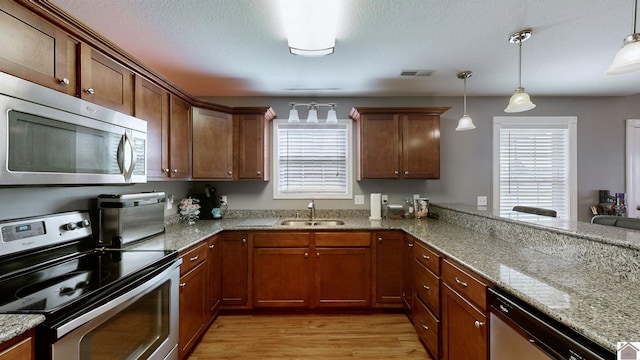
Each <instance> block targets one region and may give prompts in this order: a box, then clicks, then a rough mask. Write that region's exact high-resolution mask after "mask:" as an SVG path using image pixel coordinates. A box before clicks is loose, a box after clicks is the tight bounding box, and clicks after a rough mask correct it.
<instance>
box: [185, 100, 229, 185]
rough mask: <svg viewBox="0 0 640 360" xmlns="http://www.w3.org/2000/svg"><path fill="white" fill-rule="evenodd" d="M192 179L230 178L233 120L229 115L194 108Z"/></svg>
mask: <svg viewBox="0 0 640 360" xmlns="http://www.w3.org/2000/svg"><path fill="white" fill-rule="evenodd" d="M193 178H194V179H203V180H205V179H207V180H214V179H215V180H231V179H233V119H232V117H231V115H230V114H225V113H221V112H217V111H212V110H206V109H200V108H194V109H193Z"/></svg>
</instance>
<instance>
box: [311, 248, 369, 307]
mask: <svg viewBox="0 0 640 360" xmlns="http://www.w3.org/2000/svg"><path fill="white" fill-rule="evenodd" d="M315 256H316V269H315V290H316V291H315V293H316V296H315V304H314V305H315V306H318V307H369V306H371V249H370V248H316V254H315Z"/></svg>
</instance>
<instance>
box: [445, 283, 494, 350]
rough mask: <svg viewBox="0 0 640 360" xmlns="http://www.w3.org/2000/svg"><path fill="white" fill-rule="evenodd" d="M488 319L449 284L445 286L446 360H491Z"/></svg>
mask: <svg viewBox="0 0 640 360" xmlns="http://www.w3.org/2000/svg"><path fill="white" fill-rule="evenodd" d="M486 324H487V316H486V314H485V313H484V312H483V311H481V310H479V309H478V308H476V307H475V306H474V305H472V304H471V302H469V301H468V300H467V299H465V298H463V297H462V296H461V295H460V294H458V293H457V292H456V291H454V290H452V289H451V288H450V287H449V286H448V285H447V284H443V285H442V345H443V356H444V359H451V360H465V359H469V360H485V359H487V356H488V355H487V349H488V346H487V341H488V338H487V325H486Z"/></svg>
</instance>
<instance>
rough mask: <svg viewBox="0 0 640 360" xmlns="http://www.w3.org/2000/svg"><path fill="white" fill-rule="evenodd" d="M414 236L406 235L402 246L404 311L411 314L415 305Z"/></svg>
mask: <svg viewBox="0 0 640 360" xmlns="http://www.w3.org/2000/svg"><path fill="white" fill-rule="evenodd" d="M413 242H414V240H413V237H411V236H410V235H404V239H403V246H402V303H403V306H404V311H405V313H407V314H408V315H409V316H411V308H412V307H413V247H414V245H413Z"/></svg>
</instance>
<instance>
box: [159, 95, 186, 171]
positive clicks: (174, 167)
mask: <svg viewBox="0 0 640 360" xmlns="http://www.w3.org/2000/svg"><path fill="white" fill-rule="evenodd" d="M169 114H170V115H169V161H168V163H167V164H166V168H165V171H168V173H169V176H170V177H171V178H176V179H188V178H190V177H191V105H189V103H187V102H186V101H184V100H182V99H180V98H179V97H177V96H175V95H170V102H169ZM163 165H164V162H163Z"/></svg>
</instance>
